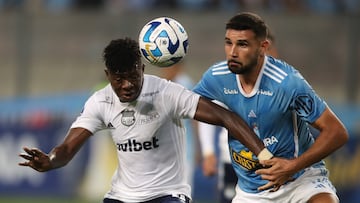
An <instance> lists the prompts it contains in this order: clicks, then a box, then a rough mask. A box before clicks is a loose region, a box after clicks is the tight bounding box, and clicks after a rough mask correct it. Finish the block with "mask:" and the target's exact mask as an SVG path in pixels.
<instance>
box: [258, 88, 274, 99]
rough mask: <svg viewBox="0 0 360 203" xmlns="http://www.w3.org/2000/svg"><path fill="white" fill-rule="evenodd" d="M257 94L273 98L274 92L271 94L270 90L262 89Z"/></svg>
mask: <svg viewBox="0 0 360 203" xmlns="http://www.w3.org/2000/svg"><path fill="white" fill-rule="evenodd" d="M257 94H261V95H265V96H270V97H271V96H273V94H274V92H271V91H269V90H263V89H260V90H258V91H257Z"/></svg>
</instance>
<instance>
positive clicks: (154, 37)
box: [139, 17, 189, 67]
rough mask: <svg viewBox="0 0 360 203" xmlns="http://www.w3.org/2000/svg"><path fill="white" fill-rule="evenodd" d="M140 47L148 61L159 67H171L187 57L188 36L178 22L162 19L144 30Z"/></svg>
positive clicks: (153, 21) (154, 21)
mask: <svg viewBox="0 0 360 203" xmlns="http://www.w3.org/2000/svg"><path fill="white" fill-rule="evenodd" d="M139 46H140V52H141V54H142V56H143V58H144V59H145V60H146V61H148V62H149V63H151V64H153V65H155V66H158V67H169V66H171V65H174V64H175V63H177V62H179V61H180V60H181V59H182V58H184V57H185V55H186V53H187V50H188V46H189V44H188V35H187V33H186V31H185V29H184V27H183V26H182V25H181V24H180V23H179V22H178V21H176V20H174V19H172V18H169V17H160V18H156V19H153V20H151V21H150V22H148V23H146V25H145V26H144V27H143V28H142V30H141V31H140V34H139Z"/></svg>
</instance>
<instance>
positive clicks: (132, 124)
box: [108, 104, 166, 141]
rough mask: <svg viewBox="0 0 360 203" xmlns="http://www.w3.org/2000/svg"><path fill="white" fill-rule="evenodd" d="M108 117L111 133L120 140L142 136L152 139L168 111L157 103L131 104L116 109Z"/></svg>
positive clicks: (145, 138)
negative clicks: (156, 104)
mask: <svg viewBox="0 0 360 203" xmlns="http://www.w3.org/2000/svg"><path fill="white" fill-rule="evenodd" d="M112 112H113V113H111V116H110V117H109V118H108V119H109V121H108V123H109V124H108V126H109V125H110V126H111V129H110V131H111V133H112V136H113V138H114V139H116V140H118V141H122V140H128V139H134V138H137V139H139V137H141V138H142V139H144V140H147V139H150V138H151V137H152V135H153V134H154V132H156V131H157V130H158V128H159V127H160V126H161V124H162V123H163V121H164V119H166V112H164V111H162V110H161V108H158V107H157V106H155V105H149V104H146V105H142V106H141V105H140V106H135V107H132V106H129V107H125V108H117V109H114V110H113V111H112Z"/></svg>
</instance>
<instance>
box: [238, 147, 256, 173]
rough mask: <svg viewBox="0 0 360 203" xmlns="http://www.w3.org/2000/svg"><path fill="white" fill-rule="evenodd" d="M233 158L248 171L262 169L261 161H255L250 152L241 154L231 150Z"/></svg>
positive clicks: (242, 151) (241, 152)
mask: <svg viewBox="0 0 360 203" xmlns="http://www.w3.org/2000/svg"><path fill="white" fill-rule="evenodd" d="M231 157H232V159H233V160H234V162H235V163H237V164H239V165H240V166H241V167H243V168H244V169H246V170H249V171H253V170H257V169H259V168H260V163H259V161H258V160H254V159H253V153H252V152H250V151H245V150H241V151H240V152H235V151H234V150H231Z"/></svg>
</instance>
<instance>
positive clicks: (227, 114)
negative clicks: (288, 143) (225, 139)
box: [194, 97, 272, 159]
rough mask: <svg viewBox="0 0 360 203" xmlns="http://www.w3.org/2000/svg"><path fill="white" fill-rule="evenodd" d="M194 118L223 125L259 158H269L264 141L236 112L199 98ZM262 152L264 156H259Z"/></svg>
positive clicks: (270, 155)
mask: <svg viewBox="0 0 360 203" xmlns="http://www.w3.org/2000/svg"><path fill="white" fill-rule="evenodd" d="M210 112H211V113H210ZM194 119H196V120H198V121H202V122H205V123H209V124H213V125H218V126H222V127H225V128H226V129H227V130H228V131H229V133H230V134H231V135H233V136H234V137H235V138H236V139H238V140H239V141H240V142H241V143H243V144H244V145H245V146H246V147H247V148H248V149H249V150H250V151H252V152H253V153H254V154H256V155H257V156H258V157H259V159H270V158H271V157H272V154H271V153H270V152H269V151H267V149H266V148H265V146H264V143H263V142H262V141H261V140H260V139H259V138H258V137H257V135H256V134H255V133H254V132H253V131H252V130H251V129H250V127H249V126H248V125H247V124H246V123H245V122H244V121H243V120H242V119H241V118H240V117H239V116H238V115H237V114H235V113H234V112H231V111H229V110H227V109H225V108H223V107H221V106H219V105H217V104H214V103H213V102H211V101H210V100H207V99H205V98H202V97H201V98H200V100H199V104H198V107H197V111H196V113H195V116H194ZM264 150H265V151H266V152H265V151H264ZM264 152H265V154H266V155H265V156H259V155H260V154H261V153H263V154H264ZM260 157H264V158H260Z"/></svg>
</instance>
